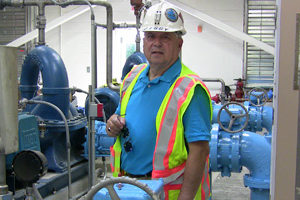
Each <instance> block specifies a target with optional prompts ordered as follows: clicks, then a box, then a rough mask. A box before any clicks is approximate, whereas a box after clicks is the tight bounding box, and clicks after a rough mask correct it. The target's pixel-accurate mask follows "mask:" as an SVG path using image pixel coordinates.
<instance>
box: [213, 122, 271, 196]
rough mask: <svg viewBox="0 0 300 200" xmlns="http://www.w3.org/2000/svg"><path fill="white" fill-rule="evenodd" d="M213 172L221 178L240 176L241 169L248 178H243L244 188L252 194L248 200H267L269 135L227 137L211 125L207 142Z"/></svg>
mask: <svg viewBox="0 0 300 200" xmlns="http://www.w3.org/2000/svg"><path fill="white" fill-rule="evenodd" d="M210 161H211V162H210V165H211V170H212V171H221V175H222V176H230V175H231V172H241V169H242V166H244V167H246V168H247V169H249V171H250V174H246V175H245V176H244V185H245V186H246V187H249V188H250V190H251V195H250V197H251V200H268V199H269V190H270V189H269V187H270V165H271V135H265V136H262V135H259V134H256V133H252V132H249V131H244V132H240V133H236V134H230V133H227V132H224V131H220V128H219V125H218V124H213V128H212V131H211V141H210Z"/></svg>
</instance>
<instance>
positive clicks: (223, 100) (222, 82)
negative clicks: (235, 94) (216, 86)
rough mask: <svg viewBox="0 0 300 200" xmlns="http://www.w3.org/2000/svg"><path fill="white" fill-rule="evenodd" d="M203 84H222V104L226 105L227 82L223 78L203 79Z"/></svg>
mask: <svg viewBox="0 0 300 200" xmlns="http://www.w3.org/2000/svg"><path fill="white" fill-rule="evenodd" d="M202 81H203V82H220V83H221V103H222V104H224V103H225V97H226V94H225V82H224V80H223V79H221V78H217V79H214V78H203V79H202Z"/></svg>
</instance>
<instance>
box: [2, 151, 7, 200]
mask: <svg viewBox="0 0 300 200" xmlns="http://www.w3.org/2000/svg"><path fill="white" fill-rule="evenodd" d="M0 151H1V152H0V174H1V176H0V196H1V195H5V194H7V193H8V186H7V185H6V166H5V165H6V160H5V153H4V151H3V152H2V150H1V149H0Z"/></svg>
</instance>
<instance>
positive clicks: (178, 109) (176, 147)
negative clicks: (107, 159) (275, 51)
mask: <svg viewBox="0 0 300 200" xmlns="http://www.w3.org/2000/svg"><path fill="white" fill-rule="evenodd" d="M146 66H147V65H146V64H141V65H137V66H135V67H134V68H133V69H132V70H131V71H130V73H128V74H127V76H126V77H125V79H124V81H123V84H122V86H121V90H120V95H121V109H120V114H121V115H124V114H125V112H126V107H127V104H128V102H129V98H130V95H131V92H132V90H133V88H134V85H135V84H136V82H137V79H138V77H139V76H140V74H141V72H142V71H143V70H144V69H145V68H146ZM197 85H200V86H201V87H202V88H203V89H204V90H205V91H206V94H207V96H208V97H209V104H210V110H211V113H210V116H211V118H212V104H211V100H210V94H209V91H208V89H207V88H206V86H205V85H204V84H203V82H202V81H201V80H200V78H199V77H198V76H197V75H196V74H195V73H194V72H192V71H191V70H190V69H189V68H187V67H186V66H185V65H183V64H182V68H181V73H180V76H179V77H178V78H177V79H176V80H175V81H174V83H173V84H172V86H171V87H170V89H169V90H168V92H167V94H166V95H165V97H164V100H163V101H162V104H161V105H160V108H159V110H158V113H157V116H156V131H157V137H156V146H155V150H154V155H153V171H152V178H162V179H163V181H164V191H165V199H166V200H167V199H169V200H176V199H177V197H178V195H179V192H180V188H181V186H182V183H183V173H184V169H185V164H186V160H187V156H188V153H187V149H186V145H185V140H184V127H183V122H182V119H183V115H184V112H185V110H186V109H187V107H188V105H189V103H190V101H191V99H192V97H193V95H194V89H195V87H196V86H197ZM161 133H162V134H161ZM161 147H163V148H161ZM121 149H122V147H121V141H120V137H118V138H117V140H116V143H115V144H114V146H113V147H111V168H112V172H113V176H115V177H116V176H120V172H121V170H120V166H121V162H120V159H121ZM210 196H211V193H210V177H209V160H208V157H207V161H206V165H205V170H204V174H203V178H202V182H201V185H200V187H199V190H198V192H197V195H196V197H195V199H197V200H198V199H199V200H205V199H208V198H209V197H210Z"/></svg>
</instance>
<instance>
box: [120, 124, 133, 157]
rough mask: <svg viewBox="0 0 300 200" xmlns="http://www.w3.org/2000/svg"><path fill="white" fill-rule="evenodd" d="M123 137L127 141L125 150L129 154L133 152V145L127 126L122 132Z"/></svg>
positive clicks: (124, 145)
mask: <svg viewBox="0 0 300 200" xmlns="http://www.w3.org/2000/svg"><path fill="white" fill-rule="evenodd" d="M121 136H122V137H123V138H124V139H126V141H125V142H124V144H123V147H124V150H125V151H126V152H127V153H128V152H130V151H132V149H133V148H132V144H131V142H130V138H129V130H128V128H127V127H126V126H124V128H123V129H122V130H121Z"/></svg>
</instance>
